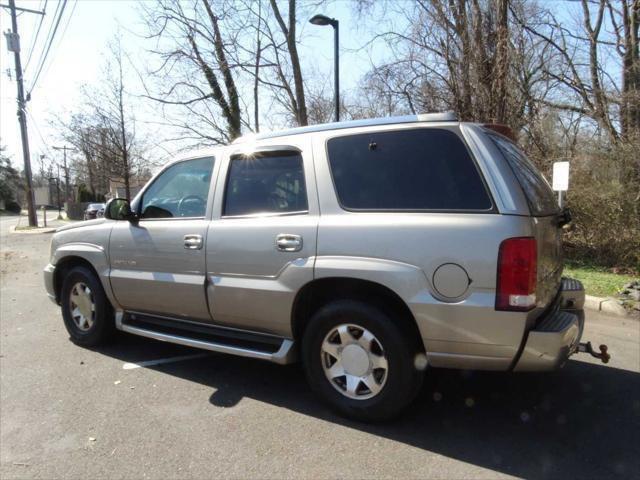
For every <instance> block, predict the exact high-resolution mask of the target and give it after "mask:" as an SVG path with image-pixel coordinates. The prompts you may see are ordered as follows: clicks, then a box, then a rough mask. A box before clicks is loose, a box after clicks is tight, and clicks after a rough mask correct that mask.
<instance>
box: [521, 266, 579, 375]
mask: <svg viewBox="0 0 640 480" xmlns="http://www.w3.org/2000/svg"><path fill="white" fill-rule="evenodd" d="M583 306H584V288H583V287H582V284H581V283H580V282H579V281H577V280H574V279H570V278H563V279H562V287H561V290H560V293H559V294H558V298H557V299H556V302H555V305H554V308H552V309H551V310H550V312H549V313H548V314H547V315H546V316H544V317H543V318H541V319H539V320H538V323H537V325H536V326H535V327H534V328H533V329H532V330H530V331H529V333H528V334H527V337H526V340H525V345H524V348H523V350H522V353H521V355H520V358H519V359H518V361H517V363H516V364H515V367H514V369H513V370H514V371H516V372H525V371H544V370H555V369H557V368H560V367H562V366H563V365H564V363H565V362H566V361H567V359H568V358H569V356H571V355H572V354H574V353H575V352H576V351H577V350H578V345H579V343H580V339H581V338H582V331H583V329H584V311H583V310H582V308H583Z"/></svg>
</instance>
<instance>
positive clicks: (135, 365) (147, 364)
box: [122, 353, 210, 370]
mask: <svg viewBox="0 0 640 480" xmlns="http://www.w3.org/2000/svg"><path fill="white" fill-rule="evenodd" d="M209 355H210V354H209V353H196V354H193V355H182V356H180V357H169V358H159V359H157V360H147V361H146V362H138V363H125V364H124V365H122V369H123V370H133V369H134V368H144V367H151V366H153V365H161V364H163V363H174V362H182V361H184V360H193V359H195V358H202V357H207V356H209Z"/></svg>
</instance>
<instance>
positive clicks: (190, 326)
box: [116, 312, 296, 365]
mask: <svg viewBox="0 0 640 480" xmlns="http://www.w3.org/2000/svg"><path fill="white" fill-rule="evenodd" d="M116 328H117V329H118V330H122V331H123V332H127V333H132V334H134V335H139V336H141V337H147V338H152V339H154V340H159V341H161V342H168V343H175V344H178V345H184V346H187V347H194V348H200V349H203V350H209V351H212V352H220V353H228V354H230V355H238V356H241V357H248V358H257V359H259V360H267V361H269V362H274V363H278V364H280V365H285V364H289V363H293V362H295V360H296V355H295V349H294V348H293V346H294V342H293V340H291V339H289V338H281V337H274V336H271V335H264V334H260V333H255V332H246V331H241V330H235V329H226V328H221V327H214V326H210V325H206V324H202V323H195V322H188V321H183V320H177V319H171V318H166V317H155V316H152V315H147V314H142V313H133V312H117V313H116Z"/></svg>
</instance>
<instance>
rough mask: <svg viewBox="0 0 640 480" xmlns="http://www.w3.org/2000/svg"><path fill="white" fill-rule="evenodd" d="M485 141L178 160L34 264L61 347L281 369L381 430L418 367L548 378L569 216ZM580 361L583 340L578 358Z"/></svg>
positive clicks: (567, 322)
mask: <svg viewBox="0 0 640 480" xmlns="http://www.w3.org/2000/svg"><path fill="white" fill-rule="evenodd" d="M496 130H500V128H497V127H495V126H491V125H489V126H487V125H480V124H472V123H461V122H458V121H457V120H456V118H455V117H454V116H452V115H451V114H426V115H418V116H409V117H399V118H387V119H380V120H365V121H353V122H344V123H336V124H328V125H319V126H313V127H304V128H296V129H292V130H287V131H282V132H277V133H267V134H259V135H257V136H248V137H243V138H241V139H239V140H237V141H235V142H234V143H233V144H232V145H229V146H225V147H219V148H215V149H211V150H206V151H204V152H201V153H200V154H198V155H192V156H189V157H188V158H182V159H180V160H177V161H176V162H174V163H171V164H169V165H167V166H166V167H165V168H164V169H163V170H162V171H160V172H159V173H158V174H157V175H156V176H155V177H154V178H153V179H152V180H151V181H150V182H149V183H148V184H147V185H146V186H145V188H144V189H143V190H142V191H141V192H140V193H139V194H138V195H137V196H136V198H135V199H134V200H133V201H132V202H131V204H129V203H128V202H127V201H126V200H123V199H114V200H111V201H110V202H109V203H108V205H107V208H106V211H105V215H104V217H105V218H103V219H97V220H91V221H87V222H80V223H75V224H72V225H69V226H65V227H63V228H60V229H58V231H57V232H56V234H55V235H54V236H53V240H52V242H51V259H50V264H49V265H47V267H46V268H45V284H46V288H47V291H48V293H49V296H50V297H51V298H52V299H53V300H54V301H55V302H56V303H57V304H59V305H60V306H61V307H62V316H63V318H64V322H65V325H66V328H67V330H68V332H69V335H70V336H71V340H72V341H74V342H75V343H77V344H79V345H82V346H93V345H96V344H98V343H101V342H104V341H106V340H108V339H110V338H111V337H112V334H113V333H114V331H115V330H116V329H118V330H122V331H125V332H129V333H133V334H136V335H142V336H145V337H149V338H153V339H158V340H163V341H168V342H173V343H178V344H182V345H188V346H192V347H198V348H202V349H207V350H213V351H216V352H224V353H230V354H235V355H242V356H245V357H252V358H258V359H264V360H270V361H272V362H276V363H281V364H286V363H290V362H294V361H295V360H296V359H298V358H299V359H301V360H302V362H303V364H304V368H305V370H306V374H307V377H308V380H309V383H310V385H311V387H312V388H313V390H314V391H316V392H317V393H318V394H319V395H320V396H321V397H323V398H324V399H325V400H326V401H327V402H328V403H329V404H331V405H332V406H333V407H335V408H336V409H337V410H339V411H340V412H342V413H343V414H346V415H348V416H351V417H355V418H360V419H370V420H375V419H384V418H389V417H391V416H393V415H394V414H396V413H398V412H399V411H400V410H401V409H403V408H404V407H405V406H407V405H408V404H409V403H410V402H411V401H412V399H413V398H414V396H415V395H416V393H417V392H418V390H419V387H420V385H421V382H422V378H423V376H424V370H425V368H426V367H427V366H429V367H446V368H459V369H483V370H504V371H509V370H513V371H530V370H551V369H555V368H557V367H559V366H561V365H562V364H563V363H564V362H565V361H566V360H567V358H568V356H569V355H571V354H573V353H575V352H576V351H578V350H581V349H585V348H587V345H585V344H581V343H580V337H581V334H582V329H583V318H584V317H583V313H582V308H583V302H584V291H583V289H582V286H581V285H580V283H579V282H577V281H575V280H569V279H563V278H562V277H561V274H562V249H561V227H562V225H563V224H564V223H566V222H567V221H568V218H567V214H566V212H563V211H561V210H560V209H559V208H558V204H557V202H556V200H555V197H554V195H553V192H552V191H551V189H550V187H549V185H548V183H547V182H546V181H545V179H544V178H543V177H542V176H541V174H540V173H539V172H538V171H537V170H536V169H535V168H534V167H533V166H532V165H531V163H530V162H529V161H528V160H527V159H526V157H525V156H524V155H523V153H522V152H521V151H520V150H519V149H518V147H517V146H516V145H515V144H514V143H513V142H512V141H511V140H509V138H507V137H506V136H503V135H502V134H500V133H498V131H496ZM588 346H589V347H590V345H588Z"/></svg>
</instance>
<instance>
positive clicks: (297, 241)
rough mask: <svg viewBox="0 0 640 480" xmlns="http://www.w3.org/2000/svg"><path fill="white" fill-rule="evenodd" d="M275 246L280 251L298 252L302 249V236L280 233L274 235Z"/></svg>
mask: <svg viewBox="0 0 640 480" xmlns="http://www.w3.org/2000/svg"><path fill="white" fill-rule="evenodd" d="M276 248H277V249H278V250H279V251H280V252H299V251H300V250H302V237H301V236H300V235H291V234H289V233H281V234H279V235H278V236H277V237H276Z"/></svg>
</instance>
